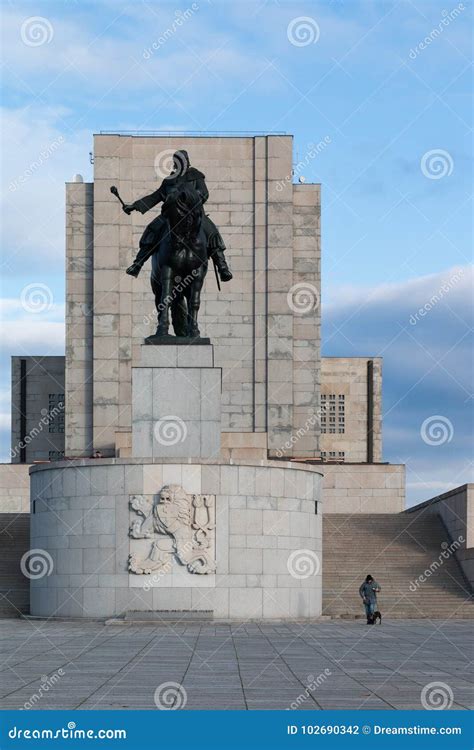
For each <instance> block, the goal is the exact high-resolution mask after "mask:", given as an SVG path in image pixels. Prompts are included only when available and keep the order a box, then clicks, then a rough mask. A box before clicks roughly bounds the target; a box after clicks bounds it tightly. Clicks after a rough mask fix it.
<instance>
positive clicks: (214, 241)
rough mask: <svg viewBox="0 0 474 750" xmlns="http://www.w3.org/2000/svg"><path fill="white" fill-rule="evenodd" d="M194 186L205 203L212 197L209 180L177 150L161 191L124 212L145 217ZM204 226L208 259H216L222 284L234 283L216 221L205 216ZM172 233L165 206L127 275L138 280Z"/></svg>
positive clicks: (149, 230) (143, 241)
mask: <svg viewBox="0 0 474 750" xmlns="http://www.w3.org/2000/svg"><path fill="white" fill-rule="evenodd" d="M189 184H191V185H192V187H193V188H194V189H195V190H196V191H197V193H198V194H199V196H200V198H201V200H202V203H203V205H204V203H205V202H206V201H207V199H208V198H209V191H208V189H207V186H206V182H205V177H204V175H203V173H202V172H200V171H199V170H198V169H196V168H195V167H191V165H190V162H189V156H188V152H187V151H184V150H183V149H181V150H180V151H176V153H175V154H174V156H173V171H172V172H171V174H170V175H169V177H165V179H164V180H163V182H162V183H161V185H160V187H159V188H158V190H155V192H154V193H151V195H146V196H145V197H144V198H140V199H139V200H137V201H135V202H134V203H129V204H127V205H126V206H125V207H124V211H125V213H127V214H130V213H131V212H132V211H140V213H142V214H144V213H146V212H147V211H149V210H150V209H151V208H153V207H154V206H156V205H157V204H158V203H160V202H162V203H164V202H165V201H166V198H167V197H168V196H169V195H170V193H172V192H174V191H179V190H180V189H181V188H182V187H184V186H185V185H189ZM202 227H203V229H204V232H205V234H206V237H207V247H208V256H209V257H211V258H213V259H214V261H215V264H216V266H217V270H218V271H219V276H220V278H221V281H230V279H231V278H232V273H231V271H230V269H229V266H228V265H227V261H226V258H225V255H224V252H225V244H224V241H223V239H222V237H221V234H220V232H219V230H218V228H217V227H216V225H215V224H214V222H213V221H211V219H210V218H209V216H207V215H206V214H205V213H204V210H203V217H202ZM167 231H168V222H167V219H166V216H164V214H163V207H162V212H161V214H160V216H158V217H157V218H156V219H153V221H152V222H151V223H150V224H148V226H147V227H146V229H145V231H144V232H143V234H142V237H141V239H140V249H139V251H138V253H137V256H136V258H135V260H134V261H133V263H132V265H131V266H129V268H127V273H128V274H129V275H130V276H134V277H135V278H136V277H137V276H138V274H139V273H140V271H141V269H142V266H143V264H144V263H146V261H147V260H148V259H149V258H150V257H151V256H152V255H153V253H154V252H155V251H156V250H157V249H158V247H159V244H160V242H161V240H162V239H163V237H164V235H165V233H166V232H167Z"/></svg>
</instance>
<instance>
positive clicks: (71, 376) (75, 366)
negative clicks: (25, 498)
mask: <svg viewBox="0 0 474 750" xmlns="http://www.w3.org/2000/svg"><path fill="white" fill-rule="evenodd" d="M93 231H94V186H93V185H92V184H87V183H76V182H74V183H68V184H67V185H66V376H65V381H66V392H67V399H66V435H67V440H66V446H65V450H66V455H68V456H84V455H85V456H90V454H91V452H92V447H93V440H92V385H93V382H94V378H95V379H99V378H100V372H96V373H95V374H94V376H93V373H92V364H93V363H92V343H93V325H94V307H93V305H94V299H93V288H92V287H93V284H92V270H93V250H94V245H93Z"/></svg>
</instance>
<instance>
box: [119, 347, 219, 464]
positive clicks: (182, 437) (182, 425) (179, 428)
mask: <svg viewBox="0 0 474 750" xmlns="http://www.w3.org/2000/svg"><path fill="white" fill-rule="evenodd" d="M221 390H222V370H221V368H220V367H214V353H213V347H212V346H211V345H210V344H200V345H189V346H184V345H181V346H174V345H165V346H146V345H144V346H142V347H141V357H140V362H139V364H138V365H137V366H136V367H132V450H131V455H132V456H133V457H134V458H138V457H141V458H150V457H152V458H160V457H161V458H219V454H220V449H221Z"/></svg>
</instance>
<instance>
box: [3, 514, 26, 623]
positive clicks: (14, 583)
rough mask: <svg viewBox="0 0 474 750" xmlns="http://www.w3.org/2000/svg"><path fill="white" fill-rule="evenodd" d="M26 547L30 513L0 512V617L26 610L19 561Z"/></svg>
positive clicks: (23, 580) (17, 614)
mask: <svg viewBox="0 0 474 750" xmlns="http://www.w3.org/2000/svg"><path fill="white" fill-rule="evenodd" d="M29 547H30V514H29V513H0V619H1V618H3V617H19V615H20V614H23V613H26V612H29V610H30V585H29V584H30V582H29V580H28V578H25V576H24V575H23V574H22V572H21V570H20V561H21V558H22V556H23V555H24V553H25V552H26V551H27V550H28V549H29Z"/></svg>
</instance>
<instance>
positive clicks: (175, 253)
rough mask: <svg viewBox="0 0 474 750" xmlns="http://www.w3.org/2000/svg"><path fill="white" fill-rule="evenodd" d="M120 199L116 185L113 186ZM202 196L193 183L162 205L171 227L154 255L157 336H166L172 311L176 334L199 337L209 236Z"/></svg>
mask: <svg viewBox="0 0 474 750" xmlns="http://www.w3.org/2000/svg"><path fill="white" fill-rule="evenodd" d="M110 191H111V193H113V194H114V195H115V196H116V197H117V198H118V199H119V200H120V202H121V204H122V207H124V208H125V204H124V202H123V201H122V199H121V198H120V195H119V194H118V190H117V188H116V187H115V186H112V187H111V188H110ZM202 206H203V204H202V199H201V196H200V195H199V193H198V192H197V190H195V189H194V187H193V186H192V185H185V186H184V187H182V188H181V189H180V190H179V191H173V192H171V193H170V194H169V196H168V197H167V198H166V200H165V202H164V204H163V211H162V213H163V216H164V217H165V218H166V219H167V220H168V229H167V231H166V232H165V234H164V236H163V237H162V239H161V241H160V242H159V246H158V247H157V248H156V250H155V252H154V253H153V255H152V258H151V269H152V270H151V288H152V290H153V294H154V295H155V305H156V310H157V313H158V328H157V330H156V336H167V335H168V330H169V312H170V310H171V319H172V323H173V329H174V332H175V335H176V336H180V337H186V338H191V339H196V338H199V337H200V331H199V327H198V311H199V307H200V303H201V289H202V285H203V283H204V279H205V277H206V273H207V267H208V254H207V237H206V234H205V232H204V229H203V227H202V218H203V215H204V214H203V209H202Z"/></svg>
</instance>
